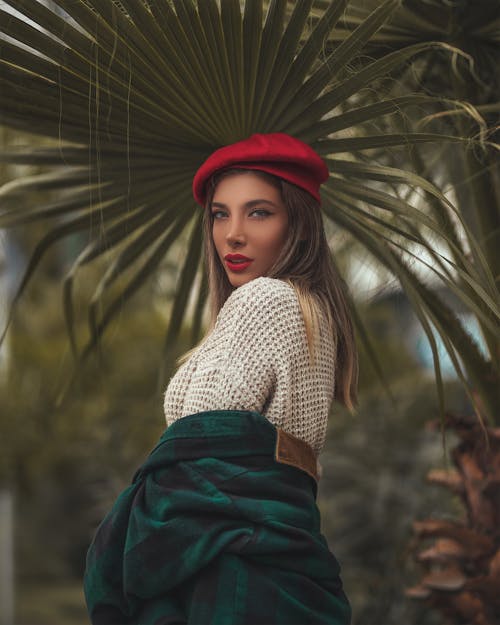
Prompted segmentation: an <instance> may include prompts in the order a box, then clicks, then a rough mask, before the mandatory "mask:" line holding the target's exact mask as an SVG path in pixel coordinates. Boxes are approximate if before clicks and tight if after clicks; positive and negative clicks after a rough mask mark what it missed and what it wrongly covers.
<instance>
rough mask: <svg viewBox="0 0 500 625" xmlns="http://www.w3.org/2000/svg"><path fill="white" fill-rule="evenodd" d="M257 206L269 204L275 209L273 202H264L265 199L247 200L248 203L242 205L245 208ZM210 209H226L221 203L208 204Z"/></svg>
mask: <svg viewBox="0 0 500 625" xmlns="http://www.w3.org/2000/svg"><path fill="white" fill-rule="evenodd" d="M257 204H269V205H270V206H274V207H275V208H277V206H276V204H275V203H274V202H271V200H265V199H263V198H262V199H258V200H249V201H248V202H245V204H244V205H243V206H244V207H245V208H252V207H253V206H256V205H257ZM210 207H211V208H214V207H217V208H227V205H226V204H223V203H222V202H212V203H211V204H210Z"/></svg>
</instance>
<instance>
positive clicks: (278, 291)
mask: <svg viewBox="0 0 500 625" xmlns="http://www.w3.org/2000/svg"><path fill="white" fill-rule="evenodd" d="M320 334H321V340H320V342H319V344H318V350H319V351H318V357H317V359H316V362H315V363H314V365H313V366H311V364H310V362H309V352H308V347H307V339H306V332H305V326H304V321H303V317H302V312H301V309H300V305H299V301H298V298H297V294H296V292H295V290H294V288H293V287H292V286H290V285H289V284H288V283H286V282H284V281H282V280H279V279H276V278H267V277H260V278H255V279H254V280H251V281H250V282H247V283H246V284H244V285H242V286H240V287H239V288H237V289H235V290H234V291H233V292H232V293H231V295H230V296H229V297H228V299H227V300H226V302H225V303H224V306H223V307H222V309H221V310H220V312H219V315H218V317H217V321H216V324H215V326H214V328H213V330H212V332H211V333H210V334H209V336H208V337H207V339H206V340H205V341H204V342H203V343H202V345H201V346H200V347H199V348H198V350H197V351H195V352H194V353H193V354H192V355H191V357H190V358H189V360H187V361H186V362H185V363H184V364H183V365H182V366H181V367H180V368H179V369H178V370H177V372H176V374H175V375H174V376H173V377H172V378H171V380H170V382H169V385H168V387H167V390H166V392H165V401H164V410H165V418H166V421H167V425H170V424H171V423H173V422H174V421H175V420H176V419H179V418H181V417H184V416H187V415H190V414H193V413H195V412H201V411H204V410H253V411H256V412H260V413H261V414H263V415H264V416H265V417H267V418H268V419H269V420H270V421H271V422H272V423H274V424H275V425H276V426H278V427H280V428H282V429H284V430H285V431H287V432H289V433H290V434H293V435H295V436H297V437H298V438H301V439H302V440H304V441H306V442H307V443H309V444H310V445H311V447H312V448H313V450H314V452H315V453H316V455H318V454H319V453H320V451H321V449H322V447H323V445H324V442H325V437H326V429H327V423H328V412H329V409H330V406H331V403H332V399H333V385H334V364H335V346H334V341H333V337H332V336H331V334H330V333H329V331H328V328H327V324H326V319H325V318H324V317H323V316H322V317H321V325H320Z"/></svg>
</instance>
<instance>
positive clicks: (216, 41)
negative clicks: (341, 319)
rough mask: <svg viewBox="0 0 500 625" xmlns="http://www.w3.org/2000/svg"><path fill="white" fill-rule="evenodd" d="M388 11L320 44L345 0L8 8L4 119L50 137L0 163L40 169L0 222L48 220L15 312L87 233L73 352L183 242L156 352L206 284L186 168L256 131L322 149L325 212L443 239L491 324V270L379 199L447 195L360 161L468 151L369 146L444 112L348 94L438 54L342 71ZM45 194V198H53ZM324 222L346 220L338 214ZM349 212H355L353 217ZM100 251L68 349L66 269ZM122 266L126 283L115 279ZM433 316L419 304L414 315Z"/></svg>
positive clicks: (70, 2) (393, 233)
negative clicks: (85, 330) (94, 280)
mask: <svg viewBox="0 0 500 625" xmlns="http://www.w3.org/2000/svg"><path fill="white" fill-rule="evenodd" d="M399 4H400V3H399V2H398V0H386V1H385V2H382V3H376V6H374V10H373V11H372V12H371V13H369V14H367V15H363V18H362V19H359V23H357V24H356V27H355V28H353V29H352V31H349V32H344V31H343V32H344V35H343V36H342V37H341V38H340V40H339V41H337V42H336V43H335V45H333V46H329V45H328V42H329V41H330V40H331V39H330V38H331V36H332V33H334V32H339V30H338V29H339V28H340V27H341V26H342V24H343V23H344V20H345V19H346V7H347V0H333V1H332V2H327V3H324V5H323V6H321V3H315V4H314V6H313V2H312V0H298V1H297V2H295V3H293V6H292V9H291V10H289V9H290V6H289V3H287V2H286V0H272V1H271V2H269V3H265V2H263V1H261V0H256V1H254V0H247V1H246V2H245V3H244V4H242V3H240V2H239V0H220V2H216V1H215V0H199V1H198V2H194V1H193V0H174V1H173V2H170V1H169V0H158V1H157V2H137V1H135V0H121V1H120V2H115V1H113V0H85V1H83V0H76V1H75V0H57V2H51V3H50V5H49V6H44V5H43V4H41V3H38V2H32V1H30V0H8V2H6V3H4V5H5V6H3V8H0V23H1V28H0V32H1V33H2V39H1V40H0V112H1V115H2V121H3V123H4V124H5V125H6V126H9V127H11V128H14V129H19V130H23V131H28V132H32V133H35V134H38V135H42V136H44V137H47V139H48V142H49V145H47V147H42V148H38V149H33V148H32V147H31V146H26V147H24V148H23V147H16V148H15V149H9V150H7V151H5V152H4V154H3V155H2V161H3V162H6V163H22V164H30V165H36V166H39V167H42V168H48V171H42V173H40V174H39V175H35V176H30V177H27V178H24V179H23V178H21V179H18V180H15V181H11V182H7V183H6V184H5V185H4V186H3V187H2V188H1V189H0V200H1V202H2V204H1V208H0V227H4V228H5V227H9V228H13V227H19V226H23V225H26V224H28V223H31V222H34V221H38V220H49V222H51V220H55V225H51V226H50V229H48V231H47V234H46V235H45V236H44V238H43V239H42V240H41V241H40V242H39V244H38V246H37V247H36V249H35V251H34V253H33V256H32V258H31V261H30V263H29V264H28V268H27V270H26V273H25V275H24V278H23V280H22V281H21V284H20V287H19V289H18V292H17V294H16V296H15V298H14V304H15V303H16V302H17V301H18V300H19V298H20V297H21V296H22V294H23V292H24V290H25V288H26V285H27V284H28V282H29V281H30V280H31V279H32V276H33V274H34V272H35V270H36V268H37V267H38V265H39V263H40V261H41V259H42V257H43V256H44V254H45V253H46V252H47V250H48V249H50V247H51V246H53V245H54V244H55V243H57V242H58V241H60V240H61V239H63V238H65V237H67V236H69V235H72V234H74V233H79V232H80V233H85V235H86V238H87V242H85V243H83V244H82V246H81V250H80V252H79V253H78V255H77V257H76V259H75V260H74V262H73V265H72V266H71V268H70V269H69V271H68V273H67V276H66V278H65V281H64V289H63V292H64V310H65V316H66V321H67V325H68V330H69V334H70V337H71V345H72V347H73V350H74V352H75V354H78V353H79V352H81V353H80V358H84V357H85V356H86V355H88V354H89V353H90V351H91V350H92V348H93V347H95V345H96V344H97V342H98V341H99V339H100V337H101V336H102V334H103V332H104V330H105V328H106V326H107V325H108V324H109V323H110V321H111V320H112V319H113V317H114V316H115V315H116V314H117V312H118V311H119V310H120V308H121V306H122V305H123V304H124V303H125V302H126V301H127V300H129V299H130V298H131V297H132V296H133V295H134V293H135V292H136V291H137V290H138V289H139V288H140V287H141V286H142V285H143V284H144V283H145V282H146V280H147V278H148V276H150V275H151V274H152V273H153V272H156V271H157V270H158V267H159V266H160V264H161V262H162V260H163V259H164V258H165V257H166V256H167V255H168V254H169V252H170V251H171V249H172V245H173V244H174V243H175V242H176V241H178V240H179V238H182V239H183V240H184V239H186V241H187V252H186V255H185V258H186V260H185V262H184V265H183V266H182V267H181V268H180V269H179V279H178V281H177V284H178V286H177V293H176V296H175V299H174V304H173V309H172V313H171V316H170V322H169V327H168V329H167V340H166V346H167V349H170V347H171V346H172V344H173V342H174V341H175V338H176V334H177V332H178V330H179V328H180V325H181V323H182V320H183V311H184V308H185V305H186V302H187V298H188V295H189V293H190V291H191V289H192V288H193V285H194V284H195V283H196V284H200V285H201V286H200V287H199V288H200V289H204V288H205V286H206V285H204V282H203V281H197V280H196V277H197V275H198V274H199V272H200V264H201V256H200V247H201V221H200V211H199V208H197V207H196V206H195V204H194V201H193V199H192V196H191V180H192V176H193V174H194V172H195V171H196V169H197V168H198V167H199V165H200V164H201V163H202V162H203V160H204V159H205V158H206V157H207V156H208V155H209V154H210V153H211V152H212V151H213V150H214V149H216V148H218V147H220V146H222V145H225V144H228V143H231V142H234V141H237V140H240V139H242V138H244V137H247V136H249V135H250V134H252V133H255V132H286V133H289V134H292V135H295V136H297V137H298V138H301V139H303V140H305V141H307V142H309V143H310V144H311V145H312V147H314V148H315V149H316V150H317V151H318V152H319V153H321V154H322V155H324V156H325V158H326V160H327V162H328V165H329V167H330V171H331V178H330V182H329V184H328V189H327V191H325V198H326V199H327V200H328V201H330V202H331V205H332V206H334V205H335V202H338V205H339V206H340V204H342V205H343V209H342V211H347V212H349V210H351V209H350V206H351V204H350V203H349V202H345V201H344V200H345V198H351V199H352V200H353V206H354V205H355V208H356V210H357V209H359V206H360V203H362V202H366V201H368V202H370V203H371V204H372V207H373V210H374V211H375V212H377V211H379V210H380V211H383V212H384V213H385V217H384V219H385V220H386V223H387V225H388V227H387V228H386V231H385V236H386V242H385V245H387V246H388V248H389V249H392V248H391V246H394V245H395V246H400V245H405V244H408V241H410V242H411V244H412V245H415V244H417V245H420V246H422V247H423V248H426V249H429V244H428V232H429V229H430V230H431V231H432V232H433V233H434V234H436V236H439V237H440V238H441V239H442V240H443V241H444V242H445V243H446V244H447V245H449V246H454V250H455V255H454V269H456V270H459V273H460V275H461V277H462V278H464V274H465V275H466V279H467V282H468V284H469V285H470V288H471V289H472V290H473V291H474V293H475V296H477V297H478V298H479V299H481V301H482V302H483V304H484V306H485V307H486V308H487V312H484V311H483V309H481V311H482V315H483V317H484V318H485V319H486V318H487V319H488V322H489V323H490V324H491V323H492V322H491V315H498V309H497V308H495V306H493V305H492V303H491V302H492V301H494V295H495V287H494V277H493V276H492V275H491V272H489V270H488V266H487V264H485V263H483V262H482V260H481V254H480V249H479V248H478V246H475V247H474V254H475V261H476V264H475V265H474V266H472V264H471V263H470V261H469V260H468V257H467V253H466V252H465V251H464V250H463V249H461V248H460V246H458V245H457V241H456V237H454V236H453V234H452V233H450V232H449V231H448V230H447V229H446V228H445V227H443V224H442V222H440V220H438V219H436V218H435V217H433V216H432V215H430V216H429V215H427V216H424V214H423V213H421V212H419V211H416V210H415V209H413V208H412V207H411V205H410V204H408V203H407V202H406V203H405V202H403V201H398V200H396V199H395V198H394V197H393V199H392V200H390V199H389V195H390V194H389V188H390V185H392V184H397V185H409V186H410V187H411V188H425V190H426V192H427V193H429V194H431V195H432V196H433V197H434V198H435V199H437V200H438V201H439V202H441V203H443V205H446V207H447V208H446V210H449V211H451V212H453V207H452V205H451V204H450V202H449V201H448V200H447V199H446V197H445V196H444V195H443V194H442V193H441V192H440V191H439V190H438V189H437V188H436V187H434V186H433V185H432V184H430V183H428V182H426V181H425V180H424V179H423V178H417V177H416V176H415V175H414V174H411V173H409V172H406V171H404V170H403V169H396V168H393V169H392V170H390V169H389V168H387V167H384V166H382V165H380V164H378V163H377V162H371V163H370V165H369V166H368V165H367V164H366V162H365V161H366V159H367V158H368V159H370V155H372V154H375V153H376V151H377V150H378V149H381V148H383V149H386V148H388V147H391V149H396V148H401V149H402V150H407V149H408V148H409V147H411V146H417V145H419V144H422V143H429V142H439V143H440V144H442V143H443V142H449V143H456V142H464V141H470V140H469V139H467V138H466V137H463V136H460V135H458V134H454V135H452V134H450V133H444V132H426V133H422V132H418V131H415V129H413V130H409V131H405V132H399V133H392V134H388V135H385V136H381V135H380V134H377V133H373V132H369V131H367V130H366V129H367V128H368V127H369V125H370V124H374V123H375V122H377V120H381V119H385V118H386V117H387V116H401V117H403V118H404V119H405V121H406V122H408V120H409V119H410V118H411V119H412V120H415V122H418V121H419V120H421V119H422V118H423V117H424V116H425V115H428V114H429V113H430V112H435V111H436V110H442V109H443V108H446V109H447V110H449V109H451V108H453V106H454V105H453V103H450V102H449V101H440V100H439V99H438V98H435V97H432V96H428V95H411V94H410V95H408V94H405V95H403V96H396V97H388V98H384V97H379V98H378V101H377V102H368V103H366V102H364V101H363V98H362V97H361V95H362V94H363V93H365V92H366V91H367V90H369V89H370V88H371V87H372V85H374V84H376V81H377V80H379V79H381V78H383V77H385V76H387V75H390V74H391V72H394V71H399V70H401V68H402V67H404V66H406V65H407V64H408V63H409V62H410V61H411V60H412V59H413V58H415V56H418V55H419V54H421V53H422V52H425V51H428V50H430V49H443V44H442V43H439V42H433V41H428V42H425V43H417V44H415V45H410V46H407V47H404V48H402V49H400V50H397V51H393V52H389V53H387V54H384V55H381V56H379V58H376V59H372V60H371V61H369V62H367V63H364V64H363V66H361V67H357V66H356V64H355V63H354V61H355V60H356V59H357V58H359V55H360V54H361V52H362V51H363V50H364V49H365V47H366V46H367V45H368V44H369V42H370V41H371V40H372V39H373V38H374V37H376V34H377V32H379V31H380V29H381V28H382V27H383V25H384V24H385V23H386V22H387V20H389V19H390V17H391V16H392V15H393V14H394V12H395V11H396V10H398V7H399ZM28 20H29V21H28ZM312 22H313V27H311V23H312ZM33 24H35V25H36V26H35V25H33ZM335 29H336V30H335ZM444 47H445V48H446V46H444ZM410 111H411V116H410ZM412 123H413V122H412ZM415 127H416V126H415ZM338 153H348V158H347V159H346V160H345V161H341V160H340V159H338V158H336V157H335V156H334V155H336V154H338ZM363 155H364V156H363ZM380 185H382V187H383V190H382V189H380ZM384 185H385V186H384ZM35 190H36V191H37V192H39V193H40V194H41V195H42V196H44V194H46V193H50V197H49V198H47V199H46V200H42V201H41V202H39V203H38V204H36V205H34V204H33V203H32V202H30V200H29V194H30V193H31V192H33V191H35ZM54 193H59V195H58V196H57V197H56V199H54V197H53V196H54ZM384 194H385V195H384ZM325 214H326V216H327V217H328V218H330V219H332V220H333V221H334V222H336V223H337V224H339V226H342V227H346V223H347V222H346V220H345V219H344V217H341V213H340V212H337V211H335V210H327V211H326V213H325ZM342 214H343V213H342ZM351 214H352V216H353V218H354V217H355V218H356V219H358V218H359V215H357V214H355V210H354V209H352V211H351ZM462 225H463V224H462ZM348 229H349V232H350V233H351V235H352V236H353V237H358V238H359V240H360V242H361V243H362V244H363V245H366V246H367V247H370V245H372V248H373V250H374V253H375V254H379V255H380V256H381V257H384V258H385V257H386V253H385V252H384V253H382V251H381V248H380V238H379V232H378V231H377V229H376V228H363V230H362V231H361V230H360V229H359V228H348ZM405 241H406V243H404V242H405ZM375 250H377V251H376V252H375ZM392 253H393V252H391V254H392ZM104 257H106V259H107V262H108V263H109V264H108V268H107V270H106V271H105V272H104V275H103V276H102V278H101V279H100V281H99V282H98V284H97V285H96V286H95V291H94V294H93V296H92V297H91V300H90V302H89V327H90V339H89V342H88V343H87V345H86V346H84V348H83V350H80V349H79V347H78V345H77V343H78V340H77V337H76V336H75V335H74V331H73V326H74V318H75V312H74V309H73V304H72V299H73V285H74V281H75V277H76V276H77V274H78V272H79V271H80V269H81V268H82V267H84V266H85V265H87V264H89V263H93V262H95V261H97V260H98V259H101V258H104ZM434 257H435V259H436V260H438V261H439V262H437V264H436V267H435V271H436V272H437V273H438V275H439V276H440V278H441V279H442V280H444V281H445V282H446V283H447V284H448V285H450V284H453V283H454V280H456V278H455V274H454V273H453V271H450V267H448V266H446V265H447V263H446V262H445V261H443V259H441V258H439V259H438V258H437V256H436V255H434ZM394 266H395V265H394V263H393V267H394ZM125 274H126V275H127V276H128V278H127V281H123V280H121V278H122V277H124V276H125ZM396 274H397V275H399V277H401V275H402V273H401V272H400V274H398V272H397V271H396ZM119 279H120V280H119ZM118 282H120V286H119V287H117V283H118ZM402 284H403V282H402ZM407 284H408V281H406V282H405V283H404V284H403V286H405V285H407ZM405 288H406V287H405ZM417 291H418V290H417ZM417 291H415V292H416V293H417ZM417 296H419V297H421V296H422V294H421V293H420V295H418V293H417V295H415V297H417ZM204 297H205V295H204V291H200V293H199V295H198V297H197V298H196V301H197V303H196V305H195V312H194V320H195V323H194V329H193V339H195V338H196V337H197V336H199V332H200V324H201V311H202V309H203V301H204ZM465 299H467V298H465ZM108 300H110V301H108ZM468 301H469V303H470V298H469V300H468ZM106 302H107V303H106ZM12 310H13V306H12ZM429 310H430V309H429V307H427V308H425V307H424V306H422V311H423V312H422V319H423V320H424V321H425V319H427V318H428V317H429V316H430V312H429ZM100 311H102V312H100ZM362 334H363V333H361V335H362Z"/></svg>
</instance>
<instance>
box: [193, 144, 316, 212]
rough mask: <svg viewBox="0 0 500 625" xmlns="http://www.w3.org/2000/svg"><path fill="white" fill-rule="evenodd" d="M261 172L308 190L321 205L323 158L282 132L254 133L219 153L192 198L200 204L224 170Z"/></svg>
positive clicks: (207, 163)
mask: <svg viewBox="0 0 500 625" xmlns="http://www.w3.org/2000/svg"><path fill="white" fill-rule="evenodd" d="M233 168H241V169H258V170H259V171H265V172H267V173H268V174H273V175H274V176H278V177H279V178H283V179H284V180H287V181H288V182H291V183H293V184H295V185H297V186H298V187H300V188H301V189H305V190H306V191H308V192H309V193H310V194H311V195H312V196H313V197H314V198H315V199H316V200H317V201H318V202H320V195H319V187H320V185H321V183H322V182H325V180H327V179H328V168H327V166H326V165H325V162H324V161H323V159H322V158H321V157H320V156H319V155H318V154H316V152H315V151H314V150H313V149H312V148H311V147H309V146H308V145H307V144H306V143H304V142H303V141H300V139H295V137H291V136H290V135H286V134H283V133H281V132H274V133H270V134H265V135H261V134H255V135H252V136H251V137H249V138H248V139H244V140H243V141H238V142H237V143H233V144H231V145H226V146H224V147H223V148H220V149H218V150H216V151H215V152H214V153H213V154H211V155H210V156H209V157H208V158H207V160H206V161H205V162H204V163H203V165H202V166H201V167H200V168H199V169H198V171H197V172H196V174H195V176H194V179H193V195H194V199H195V200H196V201H197V202H198V204H201V205H203V204H204V202H205V198H206V184H207V182H208V180H209V179H210V178H211V176H213V174H215V172H217V171H220V170H222V169H233Z"/></svg>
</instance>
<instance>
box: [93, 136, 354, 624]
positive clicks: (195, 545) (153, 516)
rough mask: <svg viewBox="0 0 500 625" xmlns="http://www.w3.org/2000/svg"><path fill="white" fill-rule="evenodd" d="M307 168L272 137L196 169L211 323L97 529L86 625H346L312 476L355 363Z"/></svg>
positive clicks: (308, 161) (348, 394) (314, 180)
mask: <svg viewBox="0 0 500 625" xmlns="http://www.w3.org/2000/svg"><path fill="white" fill-rule="evenodd" d="M327 177H328V170H327V168H326V166H325V164H324V163H323V161H322V159H321V158H320V157H319V156H318V155H317V154H316V153H315V152H314V151H313V150H312V149H311V148H310V147H309V146H307V145H306V144H304V143H303V142H301V141H299V140H297V139H295V138H293V137H290V136H288V135H285V134H281V133H273V134H267V135H253V136H252V137H250V138H248V139H245V140H244V141H240V142H238V143H236V144H233V145H230V146H226V147H224V148H221V149H220V150H217V151H216V152H215V153H214V154H212V155H211V156H210V157H209V158H208V159H207V160H206V161H205V163H204V164H203V165H202V166H201V167H200V169H199V170H198V172H197V173H196V175H195V177H194V181H193V193H194V197H195V199H196V201H197V202H198V203H199V204H201V205H202V206H203V207H204V211H205V212H204V223H205V246H206V261H207V263H206V264H207V268H208V276H209V286H210V298H211V306H212V322H211V325H210V328H209V331H208V332H207V335H206V336H205V338H204V339H203V341H202V342H201V344H200V345H198V346H197V347H196V348H195V349H194V350H192V351H191V352H189V353H188V354H187V355H186V357H185V358H184V363H183V364H182V366H181V367H180V368H179V369H178V371H177V373H176V374H175V375H174V377H173V378H172V379H171V380H170V383H169V385H168V388H167V391H166V393H165V402H164V407H165V416H166V420H167V425H168V427H167V429H166V430H165V432H164V434H163V436H162V437H161V439H160V442H159V443H158V445H157V446H156V447H155V449H154V450H153V451H152V452H151V454H150V456H149V458H148V459H147V460H146V462H145V463H144V465H143V466H142V467H141V468H140V469H139V470H138V471H137V473H136V475H135V476H134V479H133V483H132V485H131V486H130V487H129V488H128V489H126V490H125V491H124V492H123V493H122V494H121V495H120V497H119V498H118V500H117V502H116V503H115V505H114V507H113V510H112V511H111V512H110V513H109V514H108V516H107V517H106V518H105V519H104V521H103V522H102V523H101V525H100V526H99V528H98V531H97V533H96V536H95V538H94V541H93V543H92V545H91V547H90V549H89V553H88V556H87V570H86V573H85V594H86V599H87V605H88V609H89V614H90V616H91V620H92V623H93V624H94V625H112V624H113V625H118V623H120V624H125V623H135V624H140V625H153V624H156V625H160V624H161V625H166V624H174V623H178V624H181V623H189V624H196V625H209V624H213V625H229V624H231V625H238V624H241V625H243V624H245V625H258V624H261V625H270V624H275V625H279V624H282V625H294V624H296V625H305V624H311V625H312V624H320V623H321V624H324V623H328V624H331V625H347V624H348V623H349V622H350V606H349V603H348V601H347V599H346V597H345V594H344V592H343V590H342V584H341V581H340V577H339V566H338V563H337V561H336V559H335V557H334V556H333V554H332V553H331V552H330V551H329V549H328V546H327V543H326V540H325V538H324V537H323V536H322V534H321V532H320V517H319V511H318V508H317V506H316V503H315V502H316V495H317V481H318V479H319V464H318V462H317V457H318V455H319V453H320V451H321V449H322V447H323V444H324V441H325V436H326V428H327V419H328V413H329V409H330V406H331V403H332V401H333V399H334V398H336V399H337V400H339V401H341V402H342V403H344V404H345V405H346V406H348V407H349V408H350V409H352V408H353V405H354V402H355V396H356V381H357V356H356V349H355V345H354V340H353V333H352V326H351V322H350V318H349V314H348V311H347V306H346V302H345V299H344V295H343V289H342V286H341V280H340V278H339V276H338V274H337V273H336V270H335V268H334V266H333V264H332V260H331V256H330V253H329V249H328V246H327V242H326V237H325V233H324V229H323V222H322V218H321V211H320V207H319V202H320V196H319V187H320V184H321V183H322V182H324V181H325V180H326V178H327Z"/></svg>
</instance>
